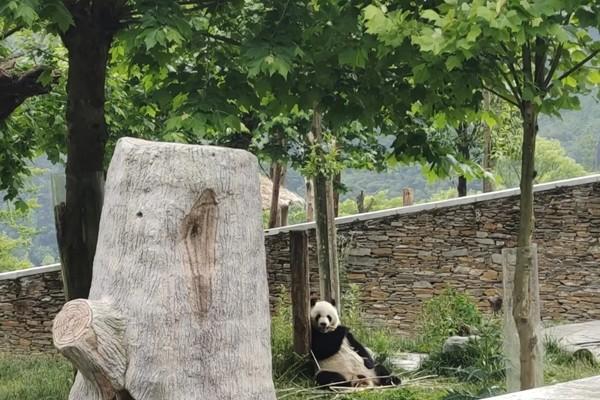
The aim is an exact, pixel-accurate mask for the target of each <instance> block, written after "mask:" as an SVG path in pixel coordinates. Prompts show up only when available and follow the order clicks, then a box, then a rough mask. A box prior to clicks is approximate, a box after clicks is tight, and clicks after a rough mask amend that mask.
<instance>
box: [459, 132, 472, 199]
mask: <svg viewBox="0 0 600 400" xmlns="http://www.w3.org/2000/svg"><path fill="white" fill-rule="evenodd" d="M468 129H469V126H468V125H467V124H460V127H459V128H458V146H457V147H458V153H459V154H460V155H461V156H463V158H464V159H465V160H468V159H469V158H470V156H471V155H470V151H469V137H468V134H469V132H468ZM456 189H457V191H458V197H464V196H466V195H467V178H466V177H465V176H462V175H461V176H459V177H458V185H457V187H456Z"/></svg>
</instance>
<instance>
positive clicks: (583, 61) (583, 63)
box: [558, 49, 600, 81]
mask: <svg viewBox="0 0 600 400" xmlns="http://www.w3.org/2000/svg"><path fill="white" fill-rule="evenodd" d="M598 53H600V49H598V50H594V51H592V52H591V53H590V55H589V56H587V57H586V58H584V59H583V60H581V61H579V62H578V63H577V64H575V65H574V66H572V67H571V68H569V69H568V70H567V71H566V72H564V73H563V74H562V75H561V76H559V77H558V80H559V81H562V80H563V79H565V78H566V77H567V76H569V75H571V74H572V73H573V72H575V71H577V70H578V69H579V68H581V67H583V66H584V65H585V63H587V62H588V61H590V60H591V59H592V58H594V57H596V54H598Z"/></svg>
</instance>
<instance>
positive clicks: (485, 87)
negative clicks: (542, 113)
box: [482, 84, 521, 107]
mask: <svg viewBox="0 0 600 400" xmlns="http://www.w3.org/2000/svg"><path fill="white" fill-rule="evenodd" d="M482 87H483V89H485V90H487V91H488V92H490V93H493V94H495V95H496V96H498V97H500V98H501V99H502V100H504V101H506V102H509V103H510V104H512V105H514V106H516V107H521V106H520V105H519V103H517V101H516V100H513V99H511V98H510V97H508V96H505V95H503V94H501V93H499V92H497V91H496V90H494V89H492V88H490V87H487V86H486V85H485V84H483V85H482Z"/></svg>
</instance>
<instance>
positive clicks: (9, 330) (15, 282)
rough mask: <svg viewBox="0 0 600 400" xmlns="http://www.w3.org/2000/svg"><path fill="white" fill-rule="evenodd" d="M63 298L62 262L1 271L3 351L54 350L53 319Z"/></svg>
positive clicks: (0, 339)
mask: <svg viewBox="0 0 600 400" xmlns="http://www.w3.org/2000/svg"><path fill="white" fill-rule="evenodd" d="M64 302H65V297H64V294H63V286H62V277H61V273H60V266H59V265H53V266H47V267H40V268H34V269H30V270H23V271H15V272H8V273H3V274H0V353H3V352H4V353H6V352H10V353H16V354H25V353H27V354H30V353H35V352H49V351H54V347H53V346H52V332H51V328H52V320H53V319H54V316H55V315H56V314H57V313H58V312H59V311H60V308H61V307H62V305H63V304H64Z"/></svg>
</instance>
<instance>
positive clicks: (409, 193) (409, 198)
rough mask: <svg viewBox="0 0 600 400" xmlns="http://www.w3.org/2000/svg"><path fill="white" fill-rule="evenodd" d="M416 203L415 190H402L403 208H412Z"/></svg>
mask: <svg viewBox="0 0 600 400" xmlns="http://www.w3.org/2000/svg"><path fill="white" fill-rule="evenodd" d="M414 202H415V191H414V190H413V188H404V189H402V206H403V207H406V206H412V205H413V203H414Z"/></svg>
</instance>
